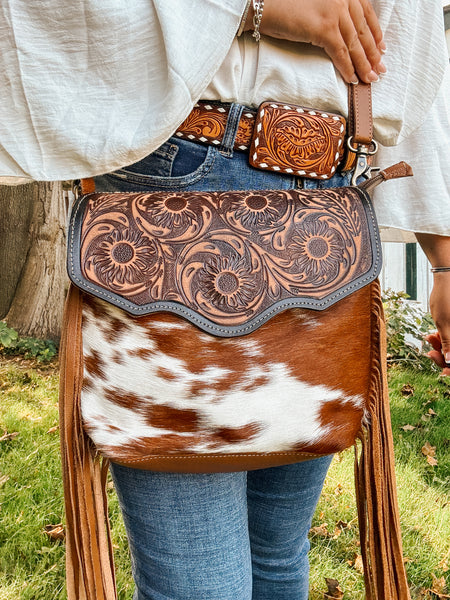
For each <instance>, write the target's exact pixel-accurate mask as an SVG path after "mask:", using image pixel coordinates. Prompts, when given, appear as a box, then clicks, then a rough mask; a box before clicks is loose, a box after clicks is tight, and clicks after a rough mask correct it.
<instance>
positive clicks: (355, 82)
mask: <svg viewBox="0 0 450 600" xmlns="http://www.w3.org/2000/svg"><path fill="white" fill-rule="evenodd" d="M350 83H351V84H352V85H358V83H359V79H358V78H357V77H355V78H354V79H352V80H351V81H350Z"/></svg>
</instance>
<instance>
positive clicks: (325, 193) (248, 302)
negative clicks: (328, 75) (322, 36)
mask: <svg viewBox="0 0 450 600" xmlns="http://www.w3.org/2000/svg"><path fill="white" fill-rule="evenodd" d="M361 87H362V86H361ZM358 88H359V89H360V86H358ZM367 88H368V86H366V87H365V88H364V89H363V92H362V93H361V94H360V99H361V98H362V100H360V101H361V102H362V103H363V109H361V107H359V109H357V110H352V111H351V116H353V117H355V116H358V115H361V114H364V119H363V125H362V126H361V123H360V122H358V119H355V120H356V125H353V143H354V144H355V145H357V146H358V155H357V159H356V161H357V165H356V168H357V169H358V161H359V160H361V161H362V163H363V164H364V169H360V172H362V171H363V170H365V168H366V163H365V161H366V157H367V154H368V151H369V148H370V146H371V118H370V115H369V117H367V115H366V112H367V111H369V108H370V100H367V98H368V96H367ZM369 90H370V88H369ZM356 97H357V95H356ZM355 113H356V115H355ZM361 131H363V132H364V135H362V137H361ZM367 131H369V133H367ZM410 174H411V172H410V169H409V168H408V167H407V165H404V164H400V165H396V166H395V167H391V168H390V169H386V170H385V171H382V172H381V173H380V174H378V175H377V176H376V177H375V178H373V179H369V180H368V181H366V182H365V183H363V184H362V185H360V186H359V187H358V186H349V187H346V188H335V189H326V190H289V191H279V190H274V191H264V192H261V191H257V190H255V191H242V192H239V191H230V192H146V193H95V192H94V193H89V194H85V195H83V196H81V197H80V198H79V199H78V200H77V201H76V203H75V205H74V207H73V210H72V215H71V220H70V227H69V252H68V271H69V276H70V278H71V281H72V286H71V290H70V292H69V297H68V302H67V310H66V319H65V330H64V340H63V354H62V363H63V373H62V383H61V424H62V427H61V430H62V439H63V442H62V450H63V465H64V473H65V489H66V513H67V520H68V538H67V543H68V590H69V600H75V599H76V598H77V599H78V598H79V597H83V598H84V597H86V598H87V599H88V600H94V598H95V600H97V599H99V598H100V599H101V598H104V599H105V600H112V598H114V597H115V596H114V594H115V591H114V589H115V587H114V574H113V569H112V566H111V565H112V563H111V556H112V554H111V548H110V546H109V550H108V543H107V534H105V531H104V530H103V529H102V527H99V526H98V522H99V520H102V519H104V518H105V516H106V515H105V503H104V496H102V495H101V485H100V483H99V482H100V480H101V479H103V483H104V480H105V466H106V465H107V462H104V468H103V472H102V470H101V468H100V462H99V460H98V458H99V456H100V455H101V456H103V457H105V458H106V459H109V460H112V461H115V462H118V463H120V464H124V465H127V466H132V467H136V468H145V469H152V470H160V471H177V472H213V471H229V470H232V471H236V470H249V469H255V468H263V467H269V466H276V465H281V464H287V463H292V462H298V461H300V460H307V459H311V458H314V457H317V456H323V455H326V454H331V453H334V452H338V451H341V450H343V449H345V448H348V447H349V446H352V445H354V444H355V441H356V440H357V439H359V440H360V441H361V445H362V454H361V457H360V459H359V461H358V469H357V492H358V512H359V519H360V528H361V542H362V545H361V547H362V553H363V559H364V562H365V575H366V588H367V598H369V599H374V600H382V599H384V598H390V599H392V600H407V598H409V594H408V587H407V584H406V578H405V576H404V570H403V563H402V556H401V539H400V534H399V523H398V515H397V508H396V499H395V478H394V470H393V458H392V457H393V454H392V439H391V436H390V421H389V407H388V399H387V385H386V377H385V371H384V329H383V314H382V304H381V300H380V290H379V284H378V282H377V280H376V278H377V275H378V273H379V271H380V268H381V244H380V239H379V235H378V228H377V224H376V220H375V215H374V212H373V208H372V205H371V201H370V197H369V193H368V192H370V189H371V188H372V187H373V186H375V185H377V184H378V183H379V182H381V181H382V180H384V179H391V178H395V177H401V176H407V175H410ZM86 527H89V528H90V530H91V532H96V533H95V535H94V534H93V535H94V543H92V540H91V542H90V543H89V544H86V540H85V539H83V533H82V532H83V531H85V530H86ZM84 535H85V534H84ZM91 537H92V536H91ZM81 589H82V590H83V592H82V593H83V594H85V596H80V595H79V594H80V593H81V592H80V590H81Z"/></svg>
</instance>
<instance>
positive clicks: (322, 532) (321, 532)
mask: <svg viewBox="0 0 450 600" xmlns="http://www.w3.org/2000/svg"><path fill="white" fill-rule="evenodd" d="M309 532H310V533H311V534H312V535H318V536H319V537H330V532H329V531H328V523H322V524H321V525H319V526H318V527H311V529H310V530H309Z"/></svg>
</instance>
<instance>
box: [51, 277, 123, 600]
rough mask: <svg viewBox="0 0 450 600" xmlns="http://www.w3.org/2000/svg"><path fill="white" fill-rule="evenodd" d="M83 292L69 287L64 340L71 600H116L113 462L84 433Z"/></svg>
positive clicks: (63, 412)
mask: <svg viewBox="0 0 450 600" xmlns="http://www.w3.org/2000/svg"><path fill="white" fill-rule="evenodd" d="M81 319H82V302H81V293H80V291H79V290H78V289H77V288H75V287H74V286H72V285H71V286H70V289H69V293H68V296H67V300H66V306H65V312H64V323H63V335H62V339H61V383H60V400H59V402H60V431H61V456H62V471H63V483H64V499H65V509H66V580H67V597H68V600H116V598H117V593H116V585H115V575H114V563H113V550H112V543H111V534H110V530H109V520H108V513H107V499H106V478H107V473H108V461H105V460H103V461H102V460H101V458H100V457H99V456H98V455H97V454H96V451H95V448H94V447H93V444H92V442H91V441H90V440H89V438H88V437H87V435H86V434H85V433H84V431H83V427H82V420H81V413H80V392H81V386H82V381H83V348H82V338H81Z"/></svg>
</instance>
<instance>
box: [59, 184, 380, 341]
mask: <svg viewBox="0 0 450 600" xmlns="http://www.w3.org/2000/svg"><path fill="white" fill-rule="evenodd" d="M380 268H381V244H380V240H379V237H378V228H377V226H376V221H375V216H374V213H373V209H372V206H371V203H370V201H369V199H368V196H367V194H366V193H365V192H364V191H361V190H359V189H357V188H337V189H328V190H320V191H318V190H281V191H280V190H276V191H264V192H260V191H242V192H236V191H232V192H152V193H142V194H138V193H113V194H90V195H87V196H84V197H82V198H81V199H80V200H79V201H78V203H77V204H76V205H75V206H74V209H73V211H72V215H71V220H70V228H69V253H68V272H69V276H70V278H71V280H72V282H73V283H74V284H75V285H77V286H78V287H79V288H81V289H82V290H84V291H86V292H89V293H91V294H93V295H95V296H97V297H99V298H102V299H104V300H106V301H107V302H110V303H111V304H114V305H116V306H118V307H120V308H122V309H124V310H126V311H128V312H129V313H131V314H134V315H144V314H149V313H152V312H157V311H169V312H174V313H177V314H179V315H181V316H183V317H185V318H186V319H188V320H189V321H191V322H192V323H194V324H195V325H198V326H199V327H201V328H202V329H204V330H205V331H207V332H209V333H213V334H215V335H219V336H236V335H243V334H246V333H250V332H251V331H253V330H255V329H256V328H258V327H259V326H261V325H262V324H263V323H264V322H266V321H267V320H268V319H269V318H270V317H271V316H273V315H275V314H277V313H278V312H280V311H282V310H285V309H287V308H292V307H303V308H311V309H316V310H323V309H326V308H327V307H329V306H330V305H332V304H333V303H335V302H337V301H338V300H340V299H341V298H344V297H345V296H346V295H348V294H350V293H351V292H353V291H354V290H356V289H358V288H360V287H363V286H364V285H366V284H367V283H369V282H370V281H372V280H373V279H375V278H376V276H377V275H378V273H379V271H380Z"/></svg>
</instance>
